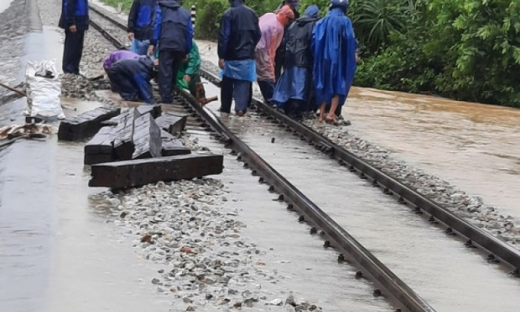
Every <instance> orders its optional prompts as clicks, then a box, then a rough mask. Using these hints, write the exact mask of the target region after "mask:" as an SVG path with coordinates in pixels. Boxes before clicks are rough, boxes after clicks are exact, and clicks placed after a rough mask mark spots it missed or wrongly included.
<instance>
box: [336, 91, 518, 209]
mask: <svg viewBox="0 0 520 312" xmlns="http://www.w3.org/2000/svg"><path fill="white" fill-rule="evenodd" d="M343 112H344V116H345V118H347V119H350V120H351V121H352V126H351V127H349V128H348V130H349V133H351V134H353V135H356V136H359V137H361V138H363V139H366V140H367V141H369V142H372V143H374V144H377V145H380V146H382V147H385V148H386V149H388V150H390V151H393V152H395V153H397V154H396V155H394V156H395V157H397V158H399V159H403V160H405V161H407V162H410V163H411V164H413V165H416V166H417V167H418V168H420V169H423V170H424V171H425V172H427V173H429V174H433V175H436V176H438V177H440V178H442V179H444V180H446V181H448V182H450V183H451V184H453V185H455V186H457V187H458V188H460V189H462V190H464V191H466V192H468V193H470V194H472V195H479V196H481V197H482V198H483V200H484V202H485V203H487V204H488V205H495V206H497V207H499V208H500V211H501V212H502V214H504V215H507V214H509V215H512V216H516V217H520V206H519V205H518V203H519V202H520V192H517V191H516V189H515V188H514V187H512V186H513V185H516V184H518V182H519V181H520V162H519V159H520V145H519V144H518V142H520V110H518V109H514V108H507V107H499V106H492V105H483V104H477V103H467V102H458V101H452V100H447V99H442V98H437V97H432V96H421V95H414V94H407V93H399V92H388V91H379V90H373V89H361V88H353V89H352V92H351V94H350V95H349V99H348V101H347V104H346V106H345V107H344V110H343Z"/></svg>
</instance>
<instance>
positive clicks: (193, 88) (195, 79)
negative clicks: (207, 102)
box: [188, 74, 201, 98]
mask: <svg viewBox="0 0 520 312" xmlns="http://www.w3.org/2000/svg"><path fill="white" fill-rule="evenodd" d="M200 82H201V80H200V75H197V74H195V75H191V76H190V83H189V84H188V89H189V90H190V93H191V95H193V96H194V97H195V98H197V95H198V94H197V84H198V83H200Z"/></svg>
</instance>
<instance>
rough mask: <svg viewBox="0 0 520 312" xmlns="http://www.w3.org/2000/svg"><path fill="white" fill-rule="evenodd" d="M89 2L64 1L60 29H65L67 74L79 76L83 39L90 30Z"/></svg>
mask: <svg viewBox="0 0 520 312" xmlns="http://www.w3.org/2000/svg"><path fill="white" fill-rule="evenodd" d="M88 23H89V19H88V2H87V0H63V3H62V6H61V16H60V22H59V27H60V28H62V29H65V43H64V45H63V62H62V69H63V72H64V73H65V74H74V75H79V63H80V62H81V56H82V55H83V39H84V38H85V31H86V30H88Z"/></svg>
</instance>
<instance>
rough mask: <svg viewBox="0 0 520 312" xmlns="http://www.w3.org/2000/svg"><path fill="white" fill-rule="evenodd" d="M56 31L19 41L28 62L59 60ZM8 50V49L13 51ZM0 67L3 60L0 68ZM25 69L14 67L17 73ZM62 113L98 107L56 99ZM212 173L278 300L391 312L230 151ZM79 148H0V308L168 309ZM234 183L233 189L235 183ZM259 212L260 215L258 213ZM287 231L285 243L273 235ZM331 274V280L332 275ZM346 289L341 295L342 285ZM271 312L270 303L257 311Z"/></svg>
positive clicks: (17, 116)
mask: <svg viewBox="0 0 520 312" xmlns="http://www.w3.org/2000/svg"><path fill="white" fill-rule="evenodd" d="M60 42H61V35H60V34H59V32H58V31H57V30H56V29H55V28H52V27H44V28H42V29H40V32H33V33H30V34H28V35H27V36H26V37H24V38H23V45H24V47H25V48H24V50H23V53H22V55H21V56H22V64H24V63H25V61H26V60H41V59H52V58H55V59H56V60H57V67H58V68H60V67H61V65H60V62H59V60H60V57H59V56H60V53H61V51H62V48H61V44H60ZM13 53H14V52H13ZM0 65H1V64H0ZM23 71H24V66H23V67H22V68H21V69H20V73H19V74H20V75H23ZM62 104H65V105H66V106H67V107H76V108H77V109H78V110H77V111H70V110H66V111H65V113H66V114H67V115H69V116H71V115H74V114H78V113H81V112H83V111H86V110H89V109H93V108H94V107H96V106H98V105H99V104H97V103H88V102H80V101H75V100H71V99H65V98H64V99H62ZM24 107H25V100H24V99H21V100H17V101H14V102H9V103H6V104H3V105H1V106H0V115H1V116H2V124H10V123H21V122H22V121H23V117H22V115H21V111H22V109H23V108H24ZM199 135H200V144H203V145H206V146H208V147H210V148H211V149H213V150H214V151H215V152H217V153H218V152H220V151H221V150H222V146H221V145H220V144H218V143H216V142H213V141H211V140H210V139H209V137H208V135H207V134H206V133H199ZM225 166H226V168H225V171H224V173H223V174H222V175H220V176H218V177H217V178H219V179H222V180H223V181H224V182H225V183H226V184H228V185H230V186H231V187H230V188H231V193H230V195H229V196H233V197H235V198H237V199H238V200H237V202H230V203H229V205H230V206H235V207H239V210H240V211H241V213H240V214H239V216H238V217H239V218H240V219H241V220H242V221H243V222H245V223H246V224H248V228H247V229H245V231H244V235H247V236H249V237H250V238H251V239H252V240H254V241H255V242H256V243H257V244H258V246H259V247H261V248H263V249H265V250H269V249H271V250H272V252H270V253H268V254H267V256H266V259H265V263H266V264H267V265H268V266H270V267H271V268H273V269H278V271H279V274H280V275H283V276H285V279H284V280H283V281H281V282H280V283H278V284H272V285H266V286H264V287H266V288H267V289H270V291H271V292H272V293H273V294H277V296H280V297H282V298H283V296H284V295H288V291H289V290H291V291H293V292H294V293H295V296H296V297H297V298H299V297H304V298H306V299H308V300H312V301H313V302H314V303H316V304H318V305H320V306H322V307H323V308H324V309H325V310H326V311H345V310H346V309H349V308H354V309H355V310H356V311H390V310H391V308H390V306H389V305H388V303H387V302H385V301H384V299H383V298H379V299H375V298H373V297H372V294H371V293H372V288H371V286H370V285H369V284H368V283H366V282H364V281H358V280H356V279H354V278H353V275H354V271H353V269H352V268H351V267H348V266H346V265H341V266H339V265H338V264H337V262H336V257H337V256H336V255H335V254H334V253H333V252H330V251H326V250H323V248H322V247H321V245H322V242H321V241H319V240H318V239H314V238H311V237H310V236H309V234H308V230H309V229H308V228H307V227H306V226H303V225H301V224H299V223H298V222H296V216H294V215H291V214H290V213H288V212H287V211H286V210H285V206H284V205H282V204H280V203H278V202H276V201H273V200H272V197H271V195H270V194H269V193H268V192H267V191H266V187H265V186H264V185H260V184H258V182H257V180H256V178H254V177H253V176H251V175H250V172H249V171H248V170H246V169H242V166H241V164H240V163H238V162H236V161H235V160H234V157H226V158H225ZM88 177H89V173H88V170H87V169H85V168H84V166H83V144H82V143H63V142H57V139H56V137H55V136H54V137H50V138H49V139H47V140H46V141H44V142H41V141H18V142H16V143H15V144H13V145H12V146H10V147H8V148H6V149H3V150H2V151H0V236H1V237H2V240H0V311H9V312H18V311H52V312H62V311H63V312H65V311H67V312H68V311H85V312H87V311H88V312H90V311H125V312H126V311H135V312H137V311H168V310H169V309H171V308H172V306H171V298H169V297H168V296H166V295H164V294H158V293H156V292H155V287H154V286H153V285H152V284H151V283H150V280H151V277H152V276H154V273H156V271H157V266H156V265H155V264H154V263H153V262H151V261H148V260H144V259H142V258H139V257H137V255H136V253H135V252H134V250H133V248H132V242H130V241H127V240H125V239H122V238H121V237H122V235H121V232H120V231H121V229H120V228H119V227H117V226H115V225H114V224H111V223H107V222H106V219H107V216H106V213H107V212H106V211H104V210H98V209H96V207H97V206H98V205H97V203H96V202H95V201H93V200H91V199H90V198H92V197H91V195H93V194H98V193H100V192H102V191H104V189H89V188H88V187H87V181H88ZM235 186H236V187H235ZM266 212H267V213H266ZM281 237H286V239H280V238H281ZM338 276H339V277H338ZM346 289H348V291H345V290H346ZM262 309H265V310H270V309H271V308H268V307H266V308H262Z"/></svg>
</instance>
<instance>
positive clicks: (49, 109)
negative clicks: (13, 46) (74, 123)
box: [24, 60, 65, 119]
mask: <svg viewBox="0 0 520 312" xmlns="http://www.w3.org/2000/svg"><path fill="white" fill-rule="evenodd" d="M47 72H50V73H51V74H52V76H53V77H52V78H45V77H44V76H45V75H46V73H47ZM25 81H26V83H27V89H26V90H27V108H26V109H25V112H24V114H25V115H27V116H31V117H40V118H47V119H52V118H58V119H64V118H65V114H63V110H62V109H61V103H60V95H61V79H60V77H59V73H58V71H57V70H56V64H55V61H54V60H52V61H41V62H34V63H33V62H27V70H26V72H25Z"/></svg>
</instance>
